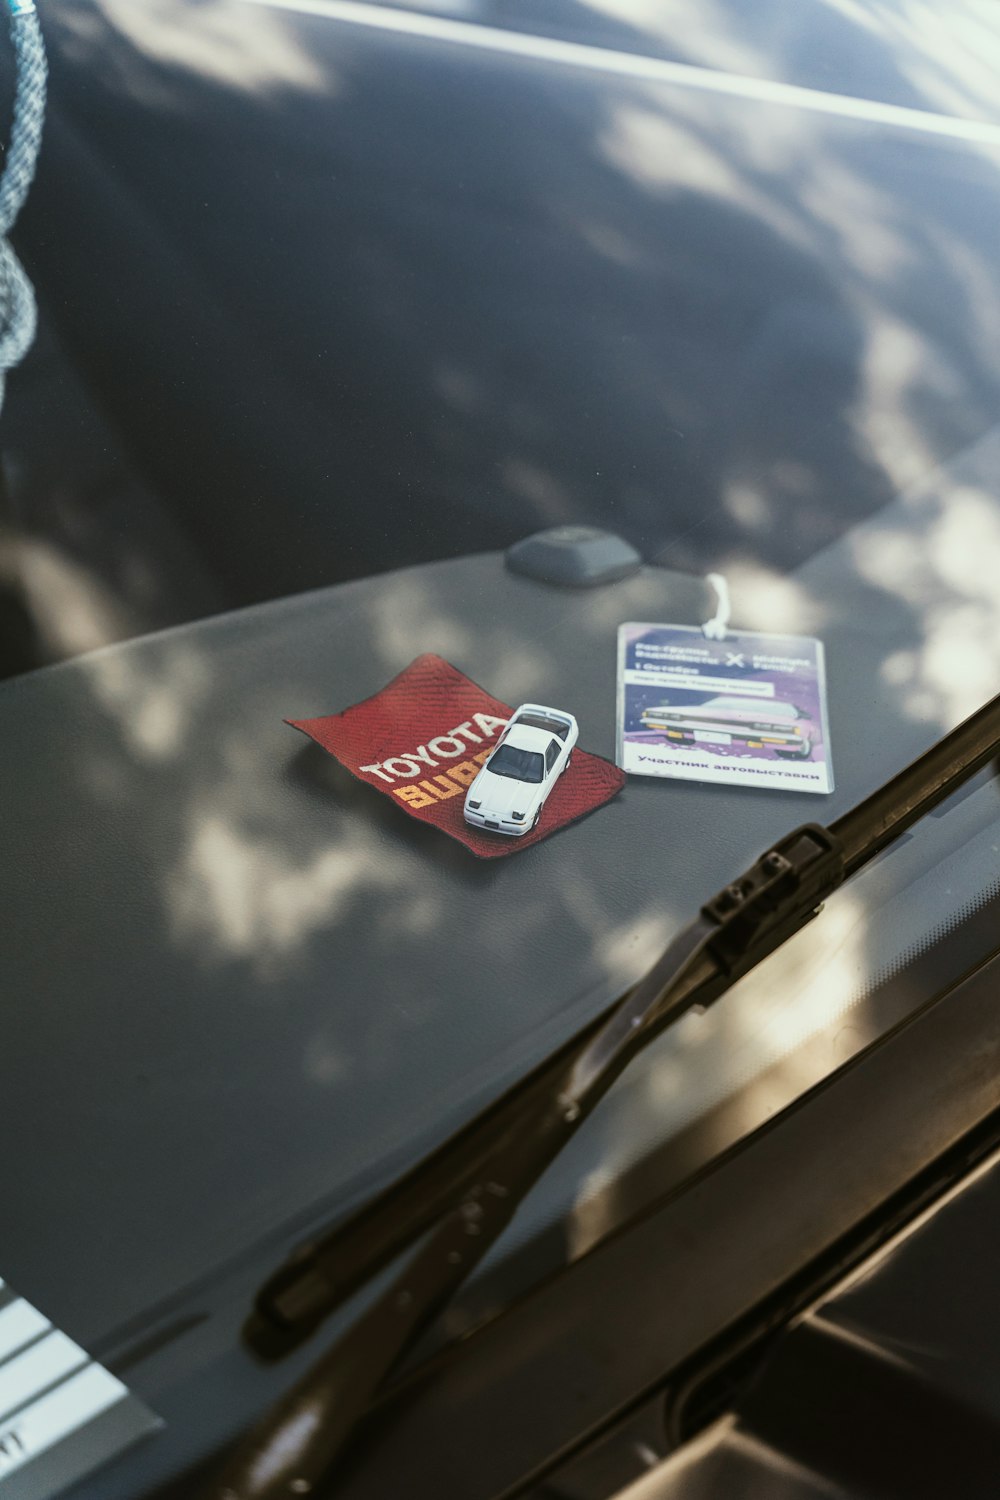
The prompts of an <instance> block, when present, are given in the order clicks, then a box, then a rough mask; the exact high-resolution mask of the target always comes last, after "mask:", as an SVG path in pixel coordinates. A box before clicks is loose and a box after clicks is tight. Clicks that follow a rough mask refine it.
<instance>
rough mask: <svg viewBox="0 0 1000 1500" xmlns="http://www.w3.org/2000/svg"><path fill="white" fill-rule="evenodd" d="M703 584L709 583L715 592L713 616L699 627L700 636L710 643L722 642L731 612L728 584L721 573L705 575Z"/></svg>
mask: <svg viewBox="0 0 1000 1500" xmlns="http://www.w3.org/2000/svg"><path fill="white" fill-rule="evenodd" d="M705 582H706V583H710V584H711V585H712V587H713V589H714V590H715V600H716V604H715V614H714V615H713V616H712V618H711V619H710V620H706V621H705V623H704V625H703V626H702V627H701V629H702V634H703V635H704V636H705V637H706V639H708V640H710V641H724V640H725V638H726V630H727V629H728V626H729V619H730V616H731V614H732V612H733V611H732V605H731V603H730V600H729V584H728V583H727V582H726V579H725V576H724V575H723V574H722V573H707V574H706V575H705Z"/></svg>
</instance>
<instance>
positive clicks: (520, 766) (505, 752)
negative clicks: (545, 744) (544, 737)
mask: <svg viewBox="0 0 1000 1500" xmlns="http://www.w3.org/2000/svg"><path fill="white" fill-rule="evenodd" d="M487 770H489V771H492V773H493V775H494V776H506V777H509V778H510V779H511V780H512V781H532V782H538V781H541V780H542V777H543V776H544V775H545V764H544V762H543V760H542V757H541V756H540V755H539V753H538V751H537V750H519V749H518V748H517V746H516V745H510V744H507V745H501V746H500V748H499V750H495V751H494V752H493V754H492V755H491V756H490V759H489V762H488V764H487Z"/></svg>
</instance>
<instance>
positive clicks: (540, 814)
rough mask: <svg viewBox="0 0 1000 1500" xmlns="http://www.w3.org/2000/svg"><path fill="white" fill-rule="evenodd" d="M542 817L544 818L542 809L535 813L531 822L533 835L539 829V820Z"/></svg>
mask: <svg viewBox="0 0 1000 1500" xmlns="http://www.w3.org/2000/svg"><path fill="white" fill-rule="evenodd" d="M541 816H542V809H541V808H539V809H538V811H537V812H536V813H535V816H534V817H533V818H532V820H531V830H530V831H531V832H532V833H534V831H535V829H536V828H537V827H538V820H539V818H540V817H541Z"/></svg>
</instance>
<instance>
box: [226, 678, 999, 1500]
mask: <svg viewBox="0 0 1000 1500" xmlns="http://www.w3.org/2000/svg"><path fill="white" fill-rule="evenodd" d="M998 751H1000V697H998V698H995V699H993V700H992V701H991V702H990V703H988V704H986V705H985V707H983V708H982V709H980V710H979V711H978V713H976V714H974V715H972V717H971V718H969V719H967V720H966V721H965V723H963V724H961V725H960V726H959V727H958V728H957V729H955V730H953V731H952V732H951V733H950V734H948V735H946V736H945V737H944V738H943V739H941V740H939V741H938V743H937V744H936V745H934V746H932V747H931V749H930V750H928V751H927V752H926V753H925V754H924V755H922V756H921V757H920V758H919V759H918V760H916V761H915V762H914V763H913V764H912V765H911V766H909V767H907V768H906V769H905V770H904V771H902V772H900V773H899V775H897V776H895V777H893V778H892V780H891V781H889V782H887V783H886V784H885V785H884V786H883V787H881V788H880V789H879V790H878V791H876V792H874V793H873V794H872V795H871V796H870V797H868V798H866V799H865V801H863V802H861V803H859V804H858V806H857V807H855V808H853V809H852V810H851V811H850V812H848V813H846V814H844V816H843V817H841V818H838V819H837V820H836V821H835V822H833V823H832V824H831V825H830V827H829V828H824V827H822V826H821V825H819V824H806V825H804V826H803V827H801V828H797V829H795V830H793V831H792V832H791V833H789V834H787V835H786V836H785V837H784V838H783V839H780V840H779V841H778V842H777V843H776V844H775V845H774V846H773V847H772V848H770V849H768V850H767V851H766V852H765V853H764V854H763V855H761V857H760V858H759V859H758V860H757V861H756V862H755V863H754V864H753V865H752V866H751V868H750V869H749V870H747V871H746V872H745V874H743V875H742V876H740V877H739V879H738V880H735V881H733V882H732V883H731V884H730V885H728V886H726V887H725V888H724V889H723V890H722V891H720V892H719V893H718V895H717V896H715V897H713V899H712V900H711V901H708V902H706V904H705V905H704V906H703V907H702V908H701V911H700V913H699V914H698V916H697V917H696V918H695V920H694V921H693V922H691V923H690V924H689V925H688V926H687V927H686V928H684V929H683V930H682V931H681V932H680V933H679V934H678V935H677V936H676V937H675V938H674V939H673V941H672V942H671V943H670V944H669V945H668V947H667V948H666V950H665V951H664V953H663V954H662V955H661V957H660V958H659V959H658V960H657V962H656V963H655V964H654V965H653V967H652V968H651V969H650V970H649V972H648V973H647V974H646V975H645V976H644V977H643V978H642V979H641V980H640V981H639V983H638V984H637V985H636V986H635V988H634V989H632V990H631V991H630V992H629V993H628V994H627V995H626V996H625V997H624V999H622V1000H621V1001H619V1002H618V1003H617V1004H616V1005H615V1006H613V1007H612V1008H611V1010H610V1011H609V1012H608V1013H607V1014H606V1015H605V1017H603V1018H602V1019H601V1020H600V1021H599V1022H597V1023H595V1024H593V1025H591V1026H590V1027H588V1028H586V1029H585V1030H584V1032H582V1033H581V1034H579V1035H578V1036H577V1037H575V1038H574V1039H573V1041H572V1042H570V1043H569V1044H568V1045H567V1046H565V1047H564V1048H562V1049H561V1050H560V1051H559V1052H558V1053H556V1054H555V1055H554V1056H553V1057H552V1058H550V1059H549V1060H548V1062H547V1063H545V1064H544V1065H543V1066H542V1067H541V1068H539V1069H537V1070H536V1071H535V1072H534V1073H533V1074H531V1075H530V1076H529V1078H528V1079H527V1080H526V1081H525V1083H524V1084H523V1085H519V1086H518V1087H517V1088H515V1089H514V1090H512V1091H511V1092H510V1093H509V1094H508V1095H507V1096H506V1098H505V1099H504V1100H502V1101H501V1102H500V1104H499V1105H498V1106H496V1107H494V1109H492V1110H490V1111H488V1112H487V1113H486V1114H485V1115H483V1116H482V1117H481V1118H480V1120H479V1121H477V1122H475V1123H474V1124H473V1126H471V1127H469V1129H467V1130H466V1131H463V1132H462V1133H461V1134H460V1135H459V1136H458V1137H456V1139H455V1141H454V1142H452V1143H451V1144H450V1145H449V1147H447V1148H443V1150H442V1151H440V1152H436V1153H434V1155H433V1156H432V1157H430V1158H429V1159H428V1161H427V1162H426V1163H424V1164H422V1165H421V1166H419V1167H418V1168H416V1169H415V1170H414V1171H413V1172H411V1173H410V1174H408V1176H407V1177H406V1178H405V1179H404V1180H403V1182H402V1184H400V1186H399V1187H398V1188H397V1189H396V1190H395V1192H394V1193H393V1191H392V1190H390V1193H389V1194H387V1195H386V1196H385V1198H384V1199H380V1200H378V1201H377V1203H376V1204H375V1205H374V1206H373V1207H372V1208H369V1209H367V1210H364V1211H362V1212H361V1213H360V1214H358V1215H356V1216H355V1217H354V1218H353V1219H351V1220H349V1221H348V1222H347V1223H346V1224H344V1225H343V1226H341V1227H340V1228H339V1229H337V1230H335V1231H333V1233H332V1234H331V1235H329V1236H327V1237H326V1238H325V1239H324V1241H323V1242H322V1243H321V1244H320V1245H318V1246H315V1247H312V1248H311V1249H309V1250H307V1251H305V1252H304V1253H303V1254H302V1255H300V1256H297V1257H296V1258H295V1259H294V1260H293V1261H292V1262H290V1263H289V1264H288V1265H287V1266H286V1267H284V1268H282V1270H281V1271H279V1272H278V1273H277V1275H276V1276H275V1277H273V1278H272V1279H271V1280H270V1281H269V1282H268V1283H267V1284H266V1286H265V1287H264V1288H262V1290H261V1292H260V1294H259V1295H258V1298H257V1303H256V1315H255V1319H254V1320H253V1321H252V1323H251V1325H249V1328H248V1332H249V1333H250V1335H251V1338H252V1341H253V1342H254V1343H255V1345H256V1347H258V1349H262V1350H263V1349H264V1348H265V1346H266V1340H265V1338H264V1337H263V1335H262V1330H265V1329H269V1330H271V1331H272V1333H273V1334H274V1335H276V1336H277V1337H278V1338H279V1339H281V1338H283V1339H285V1340H286V1341H290V1342H293V1343H294V1342H298V1341H300V1339H301V1337H303V1336H305V1335H306V1334H308V1333H310V1332H312V1330H313V1329H314V1328H315V1326H316V1324H317V1322H318V1321H319V1320H320V1319H321V1318H322V1317H323V1316H324V1315H325V1314H326V1313H328V1312H330V1311H332V1310H333V1308H334V1307H335V1306H337V1305H338V1304H339V1303H340V1302H341V1301H342V1300H343V1299H344V1298H345V1297H346V1296H347V1295H349V1293H350V1292H351V1291H352V1290H353V1289H355V1288H356V1287H357V1286H358V1285H359V1284H360V1283H361V1282H362V1281H363V1280H364V1279H366V1278H367V1277H370V1276H372V1275H374V1274H375V1272H376V1271H377V1270H379V1269H381V1268H382V1267H384V1266H385V1265H386V1264H388V1262H389V1261H390V1260H391V1259H392V1258H393V1257H394V1256H396V1255H398V1254H399V1253H400V1251H401V1250H402V1249H403V1248H405V1247H406V1246H407V1245H410V1244H412V1243H413V1242H414V1240H416V1239H417V1237H418V1236H420V1235H423V1239H422V1240H421V1241H420V1242H419V1244H418V1245H417V1248H416V1250H415V1251H414V1252H413V1253H412V1255H411V1257H410V1259H409V1260H408V1261H407V1263H406V1265H405V1267H404V1269H403V1270H402V1271H400V1272H399V1273H398V1274H397V1275H396V1277H395V1278H394V1279H393V1280H392V1282H391V1284H390V1285H389V1286H388V1287H387V1289H385V1290H384V1291H383V1292H382V1293H381V1294H380V1295H379V1296H378V1298H377V1299H376V1300H375V1301H374V1302H372V1304H371V1305H370V1306H369V1307H368V1308H367V1309H366V1310H365V1312H364V1313H363V1314H361V1316H360V1317H359V1318H358V1319H357V1320H356V1321H355V1323H354V1324H353V1325H352V1326H351V1327H350V1328H349V1329H348V1331H347V1332H346V1334H344V1335H343V1336H342V1337H341V1338H340V1339H339V1340H338V1341H337V1342H336V1343H335V1344H334V1345H333V1346H332V1348H331V1349H330V1350H329V1351H328V1352H327V1353H326V1354H325V1355H323V1356H322V1357H321V1358H320V1360H319V1361H318V1362H317V1363H316V1364H315V1365H314V1366H313V1368H312V1370H311V1371H310V1372H309V1373H308V1374H307V1375H306V1376H305V1377H304V1378H303V1379H302V1380H300V1381H299V1382H298V1383H297V1384H296V1385H295V1386H294V1387H293V1388H292V1389H291V1390H290V1391H289V1392H288V1393H287V1395H286V1396H284V1397H283V1398H282V1399H281V1401H280V1402H279V1403H278V1404H277V1405H276V1406H275V1407H274V1409H273V1410H272V1411H271V1412H270V1413H269V1414H268V1416H267V1417H266V1418H265V1420H264V1422H263V1423H262V1424H261V1425H260V1426H259V1427H258V1428H257V1429H256V1430H255V1431H254V1432H253V1433H251V1435H250V1436H249V1437H248V1438H247V1439H246V1440H245V1441H244V1442H243V1443H242V1444H241V1445H240V1446H239V1448H238V1449H237V1451H236V1453H235V1454H234V1456H233V1458H232V1460H231V1462H230V1463H229V1464H228V1465H227V1468H226V1471H225V1473H224V1474H223V1475H222V1476H221V1478H220V1480H219V1483H218V1485H217V1486H216V1487H215V1488H214V1489H213V1491H212V1493H213V1494H214V1495H216V1496H218V1497H219V1500H223V1497H225V1500H251V1497H254V1500H277V1497H278V1496H282V1497H287V1496H288V1495H289V1494H290V1493H292V1494H294V1493H296V1492H300V1493H305V1492H307V1491H308V1490H309V1489H315V1488H318V1487H319V1486H320V1484H321V1483H322V1482H323V1480H324V1479H325V1478H327V1477H328V1476H329V1473H330V1471H331V1469H332V1468H333V1466H334V1464H335V1463H336V1461H337V1458H338V1457H339V1454H340V1452H341V1451H342V1449H343V1447H344V1446H345V1444H346V1442H347V1441H348V1439H349V1438H350V1436H351V1433H352V1432H353V1430H354V1428H355V1426H356V1424H357V1422H358V1421H359V1419H360V1418H361V1416H362V1415H363V1414H364V1412H365V1410H366V1409H367V1408H368V1406H369V1404H370V1403H371V1400H372V1398H373V1396H374V1394H375V1392H376V1391H377V1390H378V1389H379V1387H380V1386H381V1385H382V1383H383V1382H384V1380H385V1377H386V1376H387V1375H388V1374H389V1372H390V1371H391V1370H392V1368H393V1367H394V1366H395V1365H396V1363H397V1362H398V1360H399V1358H400V1357H401V1355H402V1354H403V1353H404V1352H405V1350H406V1349H407V1348H409V1347H410V1346H411V1345H412V1343H413V1342H414V1340H415V1339H416V1338H417V1337H418V1336H419V1334H420V1332H421V1331H422V1330H423V1329H424V1328H425V1327H426V1325H427V1324H428V1322H429V1321H430V1320H431V1319H432V1318H433V1317H434V1316H435V1315H436V1314H437V1312H438V1311H439V1310H440V1309H441V1308H442V1307H443V1306H444V1305H445V1304H446V1303H447V1302H448V1301H449V1300H450V1299H451V1297H452V1296H453V1294H454V1293H455V1291H456V1290H457V1288H458V1287H459V1286H460V1285H461V1284H462V1282H463V1281H465V1279H466V1278H467V1276H468V1275H469V1274H470V1272H471V1271H472V1270H473V1268H474V1267H475V1266H476V1265H477V1264H478V1263H479V1261H480V1260H482V1258H483V1256H484V1255H485V1254H486V1252H487V1251H488V1250H489V1249H490V1248H491V1246H492V1245H493V1244H494V1243H495V1242H496V1240H497V1239H498V1238H499V1236H500V1234H501V1233H502V1232H503V1230H504V1229H505V1228H506V1226H507V1224H508V1223H509V1222H510V1220H511V1219H512V1217H513V1215H514V1213H515V1212H516V1210H517V1208H518V1206H519V1204H520V1203H521V1202H522V1200H523V1199H524V1197H525V1196H526V1195H527V1193H528V1191H529V1190H530V1189H531V1187H532V1186H533V1185H534V1184H535V1182H537V1180H538V1179H539V1177H540V1176H541V1175H542V1174H543V1172H544V1171H545V1169H546V1168H547V1167H548V1165H549V1164H550V1163H551V1162H552V1161H553V1159H554V1158H555V1157H556V1156H557V1155H558V1154H559V1152H560V1151H561V1150H562V1149H563V1147H564V1146H565V1144H566V1142H567V1141H568V1140H569V1139H570V1138H571V1136H572V1135H573V1134H574V1133H575V1131H576V1130H577V1129H578V1128H579V1125H580V1124H581V1122H582V1121H583V1120H584V1119H585V1118H586V1116H587V1115H588V1114H589V1113H590V1112H591V1110H592V1109H593V1108H594V1107H595V1105H596V1104H597V1103H598V1101H599V1100H600V1099H601V1098H603V1096H604V1094H605V1093H606V1092H607V1090H608V1089H609V1088H610V1087H611V1085H612V1083H613V1082H614V1081H615V1079H616V1078H618V1076H619V1075H620V1074H621V1072H622V1071H623V1069H624V1068H625V1067H626V1066H627V1065H628V1063H629V1062H630V1061H631V1060H632V1058H633V1057H634V1056H635V1055H636V1054H637V1053H638V1052H639V1051H641V1050H642V1048H643V1047H645V1046H646V1045H647V1044H648V1043H649V1042H650V1041H651V1040H652V1039H653V1037H655V1036H658V1035H659V1034H660V1033H661V1032H662V1031H663V1030H665V1029H666V1027H668V1026H670V1025H672V1024H673V1023H674V1022H675V1021H677V1020H678V1019H679V1018H680V1017H681V1016H682V1015H683V1014H684V1013H685V1012H686V1011H688V1010H689V1009H691V1008H692V1007H693V1006H698V1007H704V1006H706V1005H709V1004H711V1003H712V1001H713V1000H715V999H717V998H718V997H719V995H721V994H722V993H724V991H725V990H727V989H729V988H730V986H731V985H733V984H734V983H735V982H736V980H737V979H739V978H741V977H742V975H744V974H746V973H747V972H749V970H750V969H752V968H755V967H756V965H757V964H759V963H760V962H761V961H762V959H764V958H765V957H767V955H768V954H770V953H772V952H773V951H774V950H775V949H776V948H778V947H780V946H781V944H782V943H784V942H785V941H786V940H787V939H788V938H789V937H791V936H792V935H793V934H794V933H796V932H798V931H800V930H801V928H802V927H803V926H805V924H806V923H807V922H809V921H810V920H811V919H812V918H813V917H814V916H815V915H816V914H817V911H818V909H819V907H820V905H821V903H822V902H823V900H824V899H825V898H826V897H827V896H828V895H829V894H831V893H832V892H833V891H834V890H835V889H836V888H837V886H838V885H840V883H841V882H842V880H843V879H844V878H845V877H847V876H849V875H853V874H854V873H856V872H857V871H858V870H859V869H861V868H862V867H863V866H864V865H866V864H867V863H869V862H870V861H871V860H872V859H874V858H875V857H876V856H877V855H878V854H879V853H881V852H882V850H883V849H885V848H887V847H888V845H889V844H891V843H892V842H893V841H894V840H895V839H897V838H899V837H900V835H901V834H903V833H905V832H906V830H907V829H908V828H910V827H911V826H912V824H913V823H915V822H916V821H917V820H918V819H919V818H921V817H923V816H924V814H925V813H927V812H929V811H930V810H931V809H932V808H933V807H935V806H936V805H937V804H938V803H940V802H941V801H942V800H943V799H944V798H945V797H947V796H948V795H949V794H950V793H951V792H952V791H954V790H955V789H956V788H957V787H959V786H960V785H961V784H962V783H963V782H965V781H966V780H968V779H969V777H971V776H972V775H974V774H975V772H976V771H978V770H979V769H980V768H981V767H982V766H984V765H985V764H987V762H989V761H990V760H991V759H993V758H994V757H995V756H996V755H997V753H998ZM394 1210H395V1217H394ZM272 1352H273V1351H272Z"/></svg>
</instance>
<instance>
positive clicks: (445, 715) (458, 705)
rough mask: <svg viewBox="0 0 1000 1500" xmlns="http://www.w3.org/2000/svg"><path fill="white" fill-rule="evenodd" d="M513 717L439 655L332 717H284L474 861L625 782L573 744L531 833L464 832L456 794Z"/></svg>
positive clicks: (524, 843) (524, 842) (575, 813)
mask: <svg viewBox="0 0 1000 1500" xmlns="http://www.w3.org/2000/svg"><path fill="white" fill-rule="evenodd" d="M513 711H514V710H513V709H512V708H510V707H508V705H507V704H506V703H501V702H500V700H499V699H498V698H493V697H491V696H490V694H489V693H487V692H485V691H484V690H483V688H481V687H479V686H478V685H477V684H476V683H474V682H472V681H471V680H470V679H469V678H468V677H466V676H465V674H464V673H462V672H459V671H458V670H457V669H456V668H455V667H453V666H452V665H451V663H450V662H446V661H444V660H443V659H442V658H441V657H440V656H431V655H427V656H418V657H417V659H416V661H413V662H411V663H410V665H409V666H408V667H406V668H405V669H404V671H402V672H400V674H399V676H398V677H394V678H393V680H392V681H391V682H390V683H389V684H388V686H386V687H384V688H383V689H382V691H381V692H380V693H376V694H375V696H374V697H373V698H366V699H365V701H364V702H363V703H356V704H355V705H354V707H353V708H347V709H345V710H344V712H343V713H340V714H326V715H324V716H323V717H322V718H319V719H287V720H286V721H285V722H286V723H288V724H291V725H292V727H293V728H294V729H301V730H302V732H303V733H304V734H307V735H309V737H310V739H313V740H315V741H316V743H317V745H322V747H323V749H324V750H328V751H329V752H330V754H331V755H333V756H336V758H337V760H339V761H340V763H341V765H344V766H346V767H347V769H348V770H349V771H350V772H351V773H352V774H353V775H354V776H356V777H357V778H358V780H359V781H366V782H367V783H368V784H369V786H373V787H374V788H375V789H376V790H377V791H380V792H382V793H383V794H384V795H385V796H386V797H391V798H392V800H393V802H394V803H396V805H397V806H398V807H399V808H400V810H401V811H402V812H406V813H409V815H410V817H411V818H417V819H419V821H420V822H421V823H431V824H433V826H434V827H435V828H440V829H441V831H442V832H443V833H447V834H449V835H450V836H451V837H452V838H453V839H458V840H459V842H460V843H462V844H464V845H465V846H466V848H467V849H471V850H472V852H473V854H476V855H478V856H479V857H480V858H481V859H496V858H498V857H499V856H501V855H504V854H516V853H517V851H518V850H519V849H525V848H527V847H528V845H529V844H537V843H538V842H539V840H540V839H545V838H548V836H549V834H550V833H555V832H556V831H557V830H558V829H560V828H565V826H566V824H567V823H572V822H573V821H574V819H576V818H582V817H583V815H584V813H588V812H592V811H593V810H594V808H595V807H601V806H602V805H603V804H604V803H605V802H609V801H610V800H611V798H612V797H613V796H614V795H615V793H616V792H618V791H620V790H621V788H622V787H623V786H624V784H625V774H624V772H623V771H620V770H619V769H618V767H617V766H613V765H612V764H611V762H610V761H607V760H604V759H603V758H602V757H601V756H600V755H588V754H587V752H586V751H584V750H581V749H580V748H579V746H577V748H576V749H575V750H574V751H573V759H572V762H571V763H570V766H569V769H568V770H567V772H566V774H565V775H564V776H561V777H560V778H559V780H558V782H557V783H556V785H555V787H553V789H552V792H551V793H550V795H549V798H548V800H547V802H546V803H545V807H544V810H543V812H542V816H541V820H540V822H539V824H538V827H537V828H535V829H533V830H532V831H531V832H530V833H525V834H522V835H521V836H520V838H511V837H510V836H508V835H506V834H502V833H490V832H488V831H487V830H485V829H481V828H470V827H469V825H468V824H467V823H466V821H465V819H464V817H463V815H462V809H463V807H464V804H465V793H466V790H467V788H468V787H469V785H470V784H471V782H472V781H474V780H475V778H476V776H477V775H478V774H479V770H480V768H481V766H482V764H483V761H484V760H485V759H486V757H487V756H488V755H489V753H490V751H491V750H492V749H493V746H494V745H495V744H496V741H497V737H498V736H499V734H500V733H501V731H502V730H503V727H504V725H505V724H506V722H507V720H508V719H509V718H510V716H511V714H512V713H513Z"/></svg>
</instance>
